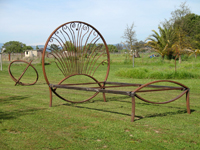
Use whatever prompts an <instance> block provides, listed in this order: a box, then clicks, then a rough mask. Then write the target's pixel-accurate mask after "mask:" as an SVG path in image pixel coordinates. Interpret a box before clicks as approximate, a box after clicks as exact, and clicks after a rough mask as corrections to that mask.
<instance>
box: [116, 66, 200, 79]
mask: <svg viewBox="0 0 200 150" xmlns="http://www.w3.org/2000/svg"><path fill="white" fill-rule="evenodd" d="M115 74H116V75H117V76H119V77H127V78H135V79H192V78H196V79H199V78H200V74H196V73H192V72H188V71H185V70H181V71H176V72H175V71H170V70H167V71H166V70H165V71H158V70H150V69H148V68H131V69H123V68H122V69H119V70H118V71H116V73H115Z"/></svg>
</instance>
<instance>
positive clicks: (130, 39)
mask: <svg viewBox="0 0 200 150" xmlns="http://www.w3.org/2000/svg"><path fill="white" fill-rule="evenodd" d="M133 27H134V23H132V25H131V26H130V27H129V26H128V25H127V27H126V29H125V30H124V36H122V38H123V39H125V40H126V41H125V42H123V43H124V44H126V45H127V47H128V49H129V50H133V45H134V43H135V42H136V41H137V39H136V38H135V36H136V35H135V31H134V30H133Z"/></svg>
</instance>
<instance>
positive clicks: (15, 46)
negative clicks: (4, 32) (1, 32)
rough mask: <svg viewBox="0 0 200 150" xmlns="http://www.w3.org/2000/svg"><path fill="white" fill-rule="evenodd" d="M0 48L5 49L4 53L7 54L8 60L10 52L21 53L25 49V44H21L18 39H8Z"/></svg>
mask: <svg viewBox="0 0 200 150" xmlns="http://www.w3.org/2000/svg"><path fill="white" fill-rule="evenodd" d="M2 48H4V49H5V51H4V52H5V53H8V54H9V58H8V59H9V61H10V54H11V53H22V52H24V51H25V50H26V44H23V43H22V42H18V41H9V42H6V43H4V45H3V46H2Z"/></svg>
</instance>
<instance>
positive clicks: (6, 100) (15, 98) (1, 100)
mask: <svg viewBox="0 0 200 150" xmlns="http://www.w3.org/2000/svg"><path fill="white" fill-rule="evenodd" d="M26 98H29V96H7V97H5V98H0V103H1V104H5V103H10V102H11V101H12V102H13V101H19V100H23V99H26Z"/></svg>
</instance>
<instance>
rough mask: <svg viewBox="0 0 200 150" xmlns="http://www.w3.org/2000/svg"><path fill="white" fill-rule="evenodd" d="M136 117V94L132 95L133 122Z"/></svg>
mask: <svg viewBox="0 0 200 150" xmlns="http://www.w3.org/2000/svg"><path fill="white" fill-rule="evenodd" d="M134 118H135V96H133V97H132V114H131V122H134Z"/></svg>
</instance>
